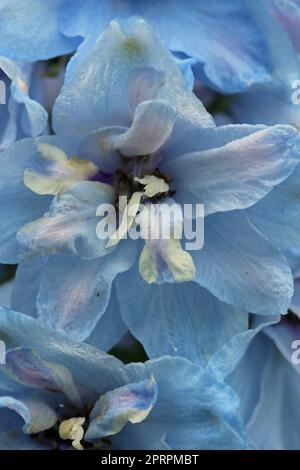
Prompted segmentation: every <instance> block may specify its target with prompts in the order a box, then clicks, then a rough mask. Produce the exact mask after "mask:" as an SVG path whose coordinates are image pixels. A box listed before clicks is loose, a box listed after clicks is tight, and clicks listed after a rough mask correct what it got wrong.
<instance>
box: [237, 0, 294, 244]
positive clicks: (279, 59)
mask: <svg viewBox="0 0 300 470" xmlns="http://www.w3.org/2000/svg"><path fill="white" fill-rule="evenodd" d="M249 9H251V11H252V15H253V18H254V19H255V21H256V24H257V26H258V27H259V28H260V30H261V32H262V34H263V35H264V37H265V39H266V41H267V42H268V46H269V50H270V54H271V57H272V68H273V74H272V79H271V81H270V83H268V84H265V85H263V84H260V85H256V86H255V87H253V88H252V89H251V90H250V91H248V92H247V93H242V94H239V95H237V96H236V97H235V100H234V104H233V107H232V111H233V112H234V115H235V117H236V119H237V120H238V122H243V123H245V122H247V123H262V124H268V125H274V124H291V125H294V126H295V127H296V128H297V129H298V130H299V123H300V104H299V99H298V98H297V97H298V96H299V84H300V81H299V79H300V62H299V43H298V42H297V35H296V31H297V28H298V30H300V4H299V2H298V3H297V2H294V1H290V0H286V1H280V0H268V1H266V2H249ZM297 99H298V102H297ZM295 100H296V101H295ZM299 178H300V167H298V168H297V169H296V170H295V172H294V173H293V175H292V176H291V177H290V178H288V179H287V180H286V181H284V183H283V184H281V185H279V186H278V187H276V188H275V189H274V191H272V192H271V193H270V195H269V196H267V197H266V198H264V199H262V200H261V201H260V202H259V203H258V204H256V205H255V207H253V208H250V209H249V210H248V216H249V217H250V220H251V222H252V223H254V225H255V226H256V227H257V228H258V229H259V230H260V231H261V232H262V233H263V234H264V235H265V236H266V237H267V238H268V239H269V240H271V241H272V243H273V244H274V245H275V246H276V247H277V248H279V249H280V250H286V249H288V248H290V247H292V246H295V245H298V244H299V243H300V218H299V214H298V200H299V198H298V188H299ZM278 217H279V218H280V222H279V218H278ZM276 219H277V222H276Z"/></svg>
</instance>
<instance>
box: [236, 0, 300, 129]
mask: <svg viewBox="0 0 300 470" xmlns="http://www.w3.org/2000/svg"><path fill="white" fill-rule="evenodd" d="M249 8H250V9H251V10H252V15H253V18H255V21H256V24H257V27H259V28H260V31H261V33H262V34H263V35H264V38H265V40H266V41H267V43H268V47H269V50H270V57H271V60H272V69H273V73H272V76H271V81H270V82H269V83H265V84H257V85H256V86H255V87H253V88H252V89H251V90H250V91H248V92H247V93H242V94H240V95H238V96H237V99H236V100H235V105H234V113H235V116H236V117H237V119H238V120H239V122H248V123H255V124H257V123H262V124H292V125H294V126H295V127H298V128H299V123H300V107H299V105H296V104H295V103H294V102H293V95H295V97H296V95H297V88H298V89H299V83H298V85H297V81H299V79H300V62H299V45H297V43H296V40H295V39H294V34H293V31H294V26H295V25H294V23H296V24H297V27H298V29H299V27H300V5H297V4H296V3H295V2H294V1H291V0H287V1H284V2H282V1H278V0H267V1H266V2H263V3H262V2H249ZM291 15H292V17H293V21H290V22H288V21H287V19H288V18H290V17H291ZM298 94H299V93H298Z"/></svg>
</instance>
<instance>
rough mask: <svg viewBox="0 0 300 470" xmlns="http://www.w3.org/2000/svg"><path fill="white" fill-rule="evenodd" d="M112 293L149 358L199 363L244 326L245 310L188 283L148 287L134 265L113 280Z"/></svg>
mask: <svg viewBox="0 0 300 470" xmlns="http://www.w3.org/2000/svg"><path fill="white" fill-rule="evenodd" d="M128 285H130V286H131V288H130V289H128V287H127V286H128ZM116 291H117V296H118V299H119V304H120V308H121V313H122V317H123V319H124V321H125V322H126V324H127V325H128V327H129V329H130V331H131V332H132V334H133V335H134V336H135V337H136V338H137V339H138V340H139V341H140V342H141V343H142V344H143V346H144V348H145V349H146V352H147V354H148V356H149V357H150V358H152V357H158V356H161V355H164V354H169V355H172V356H174V355H175V356H183V357H186V358H188V359H190V360H192V361H194V362H195V363H199V364H201V365H203V366H205V365H206V363H207V361H208V360H209V358H210V357H211V356H212V355H213V354H214V353H215V352H216V351H218V350H219V349H220V348H221V347H222V346H223V345H224V344H225V343H226V342H227V341H229V339H231V337H232V336H234V335H235V334H237V333H238V332H240V331H243V330H244V329H247V325H248V318H247V314H246V313H244V312H241V311H240V310H238V309H234V308H233V307H231V306H229V305H227V304H224V303H222V302H220V301H219V300H218V299H217V298H216V297H214V296H212V295H211V294H210V293H209V292H208V291H207V290H206V289H203V288H201V287H200V286H198V285H197V284H195V283H193V282H190V283H182V284H169V283H165V284H160V285H157V284H151V285H150V284H147V283H146V282H145V281H144V280H143V279H142V277H141V276H140V275H139V273H138V271H137V268H136V266H134V268H133V269H131V270H130V271H129V273H125V274H124V275H122V276H120V277H118V278H117V279H116ZM133 292H136V294H135V295H133ZM144 305H147V309H145V308H144Z"/></svg>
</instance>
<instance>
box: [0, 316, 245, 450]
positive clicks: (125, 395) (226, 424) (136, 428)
mask: <svg viewBox="0 0 300 470" xmlns="http://www.w3.org/2000/svg"><path fill="white" fill-rule="evenodd" d="M0 339H1V341H4V343H3V344H5V347H6V354H5V356H4V358H5V361H2V362H5V364H2V365H1V366H0V408H1V409H0V417H1V419H0V448H1V449H26V448H44V449H51V448H52V449H53V448H56V449H69V448H72V446H73V448H75V449H78V450H81V449H85V448H87V449H93V448H94V449H96V448H97V449H101V448H102V449H103V448H112V449H230V448H234V449H243V448H246V447H248V443H247V440H246V437H245V435H244V431H243V426H242V425H241V422H240V420H239V419H238V418H237V416H236V409H237V406H238V400H237V397H236V395H235V394H234V393H233V391H232V390H231V388H230V387H229V386H228V385H225V384H224V383H223V382H219V381H218V380H217V379H216V378H215V377H214V376H213V375H212V374H211V373H209V372H208V371H205V370H204V369H201V368H200V367H197V366H195V365H194V364H193V363H192V362H190V361H188V360H186V359H183V358H179V357H177V358H175V357H167V356H165V357H161V358H159V359H155V360H152V361H148V362H146V363H144V364H142V363H135V364H129V365H127V366H125V365H123V364H122V363H121V362H120V361H119V360H118V359H116V358H114V357H112V356H109V355H107V354H105V353H103V352H101V351H100V350H98V349H96V348H93V347H91V346H89V345H86V344H78V343H75V342H72V341H71V340H70V339H68V338H67V337H66V336H65V335H61V334H58V333H53V332H52V331H50V330H49V329H47V328H46V327H45V326H43V325H42V324H41V323H40V322H38V321H37V320H34V319H32V318H30V317H29V316H27V315H22V314H20V313H17V312H14V311H12V310H5V309H1V310H0ZM1 346H2V345H1ZM2 350H3V348H2ZM2 359H3V358H2ZM18 415H19V417H18ZM29 436H31V438H30V437H29Z"/></svg>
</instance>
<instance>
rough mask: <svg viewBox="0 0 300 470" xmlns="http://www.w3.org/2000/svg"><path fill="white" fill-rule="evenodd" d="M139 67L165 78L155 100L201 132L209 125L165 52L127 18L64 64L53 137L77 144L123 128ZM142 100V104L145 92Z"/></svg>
mask: <svg viewBox="0 0 300 470" xmlns="http://www.w3.org/2000/svg"><path fill="white" fill-rule="evenodd" d="M86 49H88V50H86ZM140 67H142V68H145V67H154V68H155V69H156V70H158V71H159V72H163V73H164V74H165V81H164V84H162V86H161V87H160V89H159V91H158V92H157V98H158V99H164V100H166V101H169V102H170V104H171V105H172V106H174V108H175V109H176V111H177V112H178V114H179V115H180V117H182V118H184V119H187V120H188V121H190V122H191V123H193V124H195V125H198V126H202V127H204V126H211V125H213V122H212V119H211V117H210V115H209V114H208V113H207V112H206V111H205V109H204V107H203V105H202V103H201V102H200V101H199V100H198V99H197V98H196V97H195V96H194V95H193V94H192V93H191V92H190V91H189V90H187V88H186V85H185V82H184V78H183V76H182V74H181V72H180V70H179V68H178V67H177V65H176V62H175V60H174V59H173V57H172V55H171V54H170V53H169V51H168V50H167V49H166V48H165V47H164V45H163V44H162V42H161V41H160V40H159V39H158V38H157V37H156V36H155V35H154V34H153V32H152V30H151V28H150V27H149V26H148V25H147V23H145V22H144V21H143V20H142V19H139V18H131V19H129V20H127V21H119V22H117V21H113V22H112V23H111V25H110V27H109V28H108V29H107V30H106V31H105V32H104V33H103V34H102V35H101V36H100V37H99V38H98V39H97V41H96V42H95V43H94V44H93V46H92V47H90V48H84V53H83V52H82V53H81V59H80V60H75V61H71V62H70V64H69V66H68V72H67V79H66V83H65V85H64V87H63V89H62V91H61V93H60V96H59V98H58V99H57V101H56V103H55V105H54V110H53V126H54V129H55V131H56V133H57V134H60V135H72V136H78V139H79V138H80V137H85V136H87V135H89V134H91V133H93V132H95V131H97V130H98V129H100V128H101V127H107V126H125V127H129V126H130V124H131V120H132V109H131V106H130V102H131V96H130V93H129V90H130V88H131V84H132V82H131V80H132V79H133V80H134V81H135V80H136V75H135V73H136V69H138V68H140ZM79 89H80V93H78V92H77V90H79ZM144 99H148V94H147V93H146V96H145V97H144ZM79 109H80V113H79V112H78V110H79Z"/></svg>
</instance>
